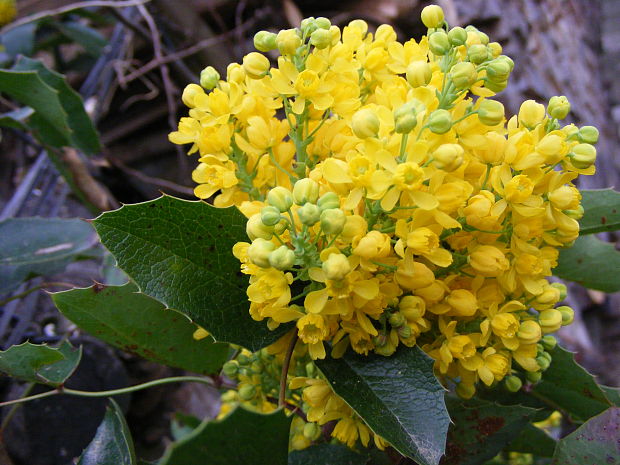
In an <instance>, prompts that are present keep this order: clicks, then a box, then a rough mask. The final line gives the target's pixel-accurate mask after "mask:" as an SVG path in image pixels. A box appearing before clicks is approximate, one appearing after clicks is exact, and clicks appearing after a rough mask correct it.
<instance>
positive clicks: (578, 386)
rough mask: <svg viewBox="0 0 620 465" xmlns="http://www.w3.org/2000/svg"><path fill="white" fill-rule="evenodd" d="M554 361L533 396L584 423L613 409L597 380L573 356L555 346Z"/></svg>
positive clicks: (552, 352) (536, 386) (534, 390)
mask: <svg viewBox="0 0 620 465" xmlns="http://www.w3.org/2000/svg"><path fill="white" fill-rule="evenodd" d="M551 357H552V362H551V366H550V367H549V369H547V371H545V372H544V373H543V377H542V380H541V381H540V382H539V383H538V384H536V385H535V386H534V388H533V390H532V392H533V395H534V396H536V397H538V398H539V399H543V400H545V401H547V402H548V403H549V404H550V405H554V406H556V408H558V409H562V410H565V411H567V412H568V413H570V414H571V415H572V416H574V417H576V418H577V419H580V420H583V421H585V420H587V419H588V418H590V417H593V416H594V415H598V414H599V413H601V412H602V411H603V410H605V409H606V408H608V407H609V406H610V405H611V404H610V402H609V400H608V399H607V397H605V393H604V392H603V390H602V389H601V387H600V386H599V385H598V384H597V383H596V381H595V380H594V376H592V375H591V374H590V373H588V372H587V371H586V370H585V369H584V368H583V367H582V366H581V365H579V364H578V363H577V362H576V361H575V354H574V353H573V352H569V351H567V350H564V349H563V348H562V347H560V346H556V347H555V349H553V351H551Z"/></svg>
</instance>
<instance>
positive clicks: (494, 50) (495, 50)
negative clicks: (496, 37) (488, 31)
mask: <svg viewBox="0 0 620 465" xmlns="http://www.w3.org/2000/svg"><path fill="white" fill-rule="evenodd" d="M487 47H489V50H490V51H491V57H493V58H497V57H498V56H500V55H501V54H502V50H503V49H502V46H501V45H500V44H499V43H498V42H490V43H488V44H487Z"/></svg>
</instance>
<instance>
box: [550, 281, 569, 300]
mask: <svg viewBox="0 0 620 465" xmlns="http://www.w3.org/2000/svg"><path fill="white" fill-rule="evenodd" d="M551 287H553V288H555V289H557V290H559V291H560V300H564V299H566V295H567V289H566V284H564V283H551Z"/></svg>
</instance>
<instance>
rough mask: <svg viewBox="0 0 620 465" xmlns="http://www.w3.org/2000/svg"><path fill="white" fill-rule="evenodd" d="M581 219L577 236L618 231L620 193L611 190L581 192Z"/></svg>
mask: <svg viewBox="0 0 620 465" xmlns="http://www.w3.org/2000/svg"><path fill="white" fill-rule="evenodd" d="M581 197H582V198H581V205H582V206H583V209H584V214H583V218H581V219H580V220H579V226H580V228H579V234H580V235H585V234H593V233H599V232H605V231H617V230H618V229H620V192H617V191H615V190H613V189H598V190H583V191H581Z"/></svg>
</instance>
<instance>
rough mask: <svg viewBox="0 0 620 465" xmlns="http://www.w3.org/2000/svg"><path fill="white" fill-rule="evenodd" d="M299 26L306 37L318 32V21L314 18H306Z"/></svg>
mask: <svg viewBox="0 0 620 465" xmlns="http://www.w3.org/2000/svg"><path fill="white" fill-rule="evenodd" d="M299 26H300V28H301V32H302V33H304V34H306V35H308V34H312V32H313V31H316V20H315V19H314V16H310V17H309V18H304V19H302V20H301V24H300V25H299Z"/></svg>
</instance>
